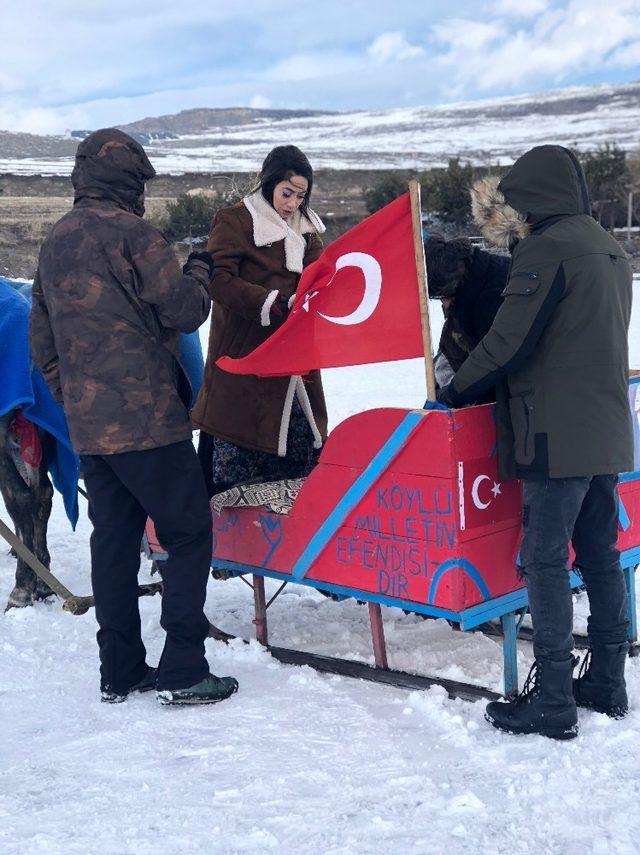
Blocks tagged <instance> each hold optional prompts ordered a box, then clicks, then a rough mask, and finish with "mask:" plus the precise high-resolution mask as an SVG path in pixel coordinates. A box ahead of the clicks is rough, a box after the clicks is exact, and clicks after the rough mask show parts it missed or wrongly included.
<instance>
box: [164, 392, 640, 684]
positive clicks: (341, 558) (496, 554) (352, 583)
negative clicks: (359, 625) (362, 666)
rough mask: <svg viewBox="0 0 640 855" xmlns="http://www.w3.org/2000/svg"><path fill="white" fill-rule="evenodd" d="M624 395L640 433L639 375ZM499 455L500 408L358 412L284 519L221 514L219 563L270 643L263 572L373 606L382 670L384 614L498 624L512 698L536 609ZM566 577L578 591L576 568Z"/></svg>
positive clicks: (623, 533)
mask: <svg viewBox="0 0 640 855" xmlns="http://www.w3.org/2000/svg"><path fill="white" fill-rule="evenodd" d="M629 388H630V403H631V405H632V409H633V411H634V425H636V423H637V418H636V413H635V398H636V392H639V391H640V378H634V379H632V380H631V382H630V387H629ZM638 397H639V400H640V395H639V396H638ZM636 432H639V431H638V430H637V428H636ZM639 447H640V443H639ZM496 452H497V450H496V432H495V425H494V408H493V406H492V405H484V406H478V407H470V408H467V409H462V410H452V411H444V410H441V409H433V410H417V411H411V410H401V409H377V410H370V411H366V412H363V413H359V414H357V415H355V416H352V417H351V418H348V419H347V420H346V421H344V422H342V423H341V424H340V425H338V426H337V427H336V428H335V430H334V431H333V432H332V433H331V435H330V436H329V438H328V440H327V443H326V445H325V447H324V449H323V451H322V454H321V457H320V462H319V464H318V466H317V467H316V468H315V469H314V470H313V472H312V473H311V474H310V476H309V477H308V478H307V480H306V482H305V483H304V486H303V487H302V490H301V491H300V493H299V495H298V497H297V499H296V501H295V503H294V506H293V509H292V510H291V512H290V514H289V515H288V516H283V515H278V514H273V513H270V512H268V511H265V510H264V509H260V508H236V509H232V510H229V509H225V510H223V511H222V513H221V515H220V516H218V515H217V514H216V513H213V515H212V520H213V535H214V538H213V540H214V545H213V555H212V563H213V564H214V565H215V566H216V567H218V568H220V567H222V568H225V569H226V570H227V571H228V572H230V573H232V574H238V575H240V574H253V577H254V591H255V601H256V629H257V636H258V638H259V640H260V641H262V643H264V644H266V643H267V628H266V603H265V599H264V577H265V576H269V577H272V578H275V579H279V580H281V581H283V582H295V583H297V584H301V585H309V586H312V587H316V588H320V589H323V590H325V591H328V592H330V593H332V594H334V595H336V596H337V597H344V596H349V597H355V598H357V599H358V600H361V601H366V602H368V603H369V610H370V615H371V619H372V620H371V623H372V634H373V641H374V651H375V661H376V665H377V667H378V668H379V669H387V660H386V652H385V644H384V633H383V627H382V619H381V613H380V605H387V606H396V607H399V608H402V609H404V610H405V611H408V612H415V613H418V614H422V615H425V616H428V617H435V618H445V619H446V620H448V621H449V622H450V623H451V624H452V625H453V626H455V627H457V628H459V629H461V630H467V629H473V628H474V627H478V626H480V625H481V624H484V623H486V622H487V621H490V620H492V619H496V618H499V619H500V620H501V623H502V630H503V636H504V638H503V650H504V664H505V668H504V691H505V695H512V694H513V693H514V692H515V691H517V659H516V638H517V634H518V629H519V626H520V624H521V622H522V618H523V616H524V614H525V612H526V609H527V595H526V590H525V588H524V586H523V583H522V581H521V580H520V579H519V577H518V573H517V566H516V558H517V554H518V549H519V542H520V524H521V512H522V506H521V489H520V484H519V482H517V481H509V482H502V481H501V480H500V478H499V476H498V469H497V453H496ZM636 467H637V468H640V467H638V464H636ZM639 479H640V472H634V473H630V474H627V475H623V476H622V477H621V484H620V537H619V548H620V550H621V552H622V564H623V567H624V571H625V578H626V582H627V589H628V592H629V619H630V622H629V623H630V628H629V636H630V639H631V640H633V641H635V640H636V637H637V624H636V610H635V587H634V568H635V565H636V564H637V563H640V480H639ZM147 542H148V552H149V555H150V557H152V558H155V559H161V558H162V557H163V550H162V546H161V545H160V544H159V543H158V541H157V538H156V536H155V532H154V530H153V525H152V524H151V523H149V524H148V527H147ZM571 579H572V584H573V585H574V586H578V585H580V584H581V581H580V579H579V577H578V576H577V575H576V574H575V573H573V572H572V574H571ZM312 664H313V663H312ZM360 676H362V674H360ZM429 682H430V681H429ZM449 688H450V689H451V687H450V686H449ZM452 693H454V694H455V693H456V692H455V687H454V690H453V691H452Z"/></svg>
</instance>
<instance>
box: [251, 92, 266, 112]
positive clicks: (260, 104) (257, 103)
mask: <svg viewBox="0 0 640 855" xmlns="http://www.w3.org/2000/svg"><path fill="white" fill-rule="evenodd" d="M249 106H250V107H252V108H253V109H254V110H268V109H269V107H270V106H271V101H270V100H269V99H268V98H265V96H264V95H254V96H253V98H252V99H251V100H250V101H249Z"/></svg>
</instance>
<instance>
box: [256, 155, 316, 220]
mask: <svg viewBox="0 0 640 855" xmlns="http://www.w3.org/2000/svg"><path fill="white" fill-rule="evenodd" d="M292 175H301V176H302V177H303V178H306V179H307V192H306V193H305V194H304V200H303V202H302V204H301V205H300V210H301V211H302V213H303V214H306V213H307V210H308V207H309V198H310V197H311V188H312V187H313V169H312V168H311V164H310V163H309V161H308V159H307V156H306V154H304V152H302V151H300V149H299V148H298V147H297V146H295V145H278V146H276V147H275V148H274V149H272V150H271V151H270V152H269V154H268V155H267V156H266V157H265V159H264V163H263V164H262V169H261V170H260V176H259V183H258V186H257V187H256V190H261V191H262V195H263V196H264V198H265V199H266V200H267V202H268V203H269V204H270V205H273V191H274V190H275V187H276V184H279V183H280V182H281V181H286V180H287V179H288V178H291V176H292Z"/></svg>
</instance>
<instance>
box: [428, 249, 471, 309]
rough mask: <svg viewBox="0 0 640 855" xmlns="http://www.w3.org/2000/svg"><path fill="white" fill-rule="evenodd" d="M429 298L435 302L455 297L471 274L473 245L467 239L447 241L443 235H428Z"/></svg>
mask: <svg viewBox="0 0 640 855" xmlns="http://www.w3.org/2000/svg"><path fill="white" fill-rule="evenodd" d="M424 254H425V258H426V262H427V281H428V284H429V296H430V297H432V298H433V299H434V300H442V298H443V297H453V296H454V294H455V293H456V289H457V287H458V285H459V284H460V283H461V282H462V280H463V279H464V277H465V276H466V275H467V273H468V272H469V267H470V266H471V259H472V258H473V245H472V244H471V241H470V240H468V239H467V238H453V239H452V240H445V238H443V237H442V235H439V234H430V235H427V237H426V238H425V241H424Z"/></svg>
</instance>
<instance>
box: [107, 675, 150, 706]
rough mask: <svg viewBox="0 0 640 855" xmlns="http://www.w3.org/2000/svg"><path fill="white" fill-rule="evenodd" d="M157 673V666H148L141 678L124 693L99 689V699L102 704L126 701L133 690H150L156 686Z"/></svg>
mask: <svg viewBox="0 0 640 855" xmlns="http://www.w3.org/2000/svg"><path fill="white" fill-rule="evenodd" d="M157 675H158V669H157V668H149V669H148V671H147V673H146V674H145V675H144V677H143V678H142V680H140V681H139V682H137V683H136V684H135V685H134V686H131V688H130V689H129V690H128V691H127V692H125V693H124V694H122V693H120V692H114V691H112V690H111V689H108V688H105V689H102V690H101V691H100V700H101V701H102V703H103V704H121V703H122V702H123V701H126V700H127V698H128V697H129V695H131V694H133V693H134V692H150V691H151V689H155V687H156V677H157Z"/></svg>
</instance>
